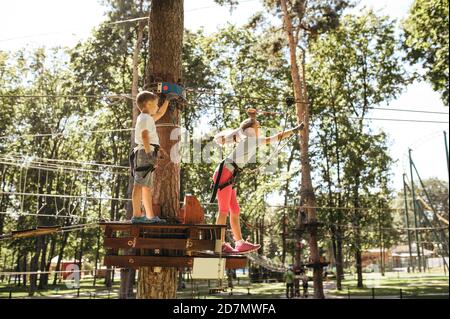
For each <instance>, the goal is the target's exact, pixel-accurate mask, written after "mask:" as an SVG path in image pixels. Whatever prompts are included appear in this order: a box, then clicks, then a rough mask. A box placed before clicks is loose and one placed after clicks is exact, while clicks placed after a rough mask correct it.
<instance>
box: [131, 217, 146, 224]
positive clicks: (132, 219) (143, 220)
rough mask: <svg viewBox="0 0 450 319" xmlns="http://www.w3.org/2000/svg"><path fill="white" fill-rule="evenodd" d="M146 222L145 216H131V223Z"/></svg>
mask: <svg viewBox="0 0 450 319" xmlns="http://www.w3.org/2000/svg"><path fill="white" fill-rule="evenodd" d="M146 222H147V217H145V216H141V217H134V216H133V217H132V218H131V223H132V224H145V223H146Z"/></svg>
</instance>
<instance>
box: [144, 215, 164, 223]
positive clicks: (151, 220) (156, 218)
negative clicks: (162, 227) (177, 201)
mask: <svg viewBox="0 0 450 319" xmlns="http://www.w3.org/2000/svg"><path fill="white" fill-rule="evenodd" d="M145 219H146V220H147V221H146V222H145V223H146V224H165V223H167V220H165V219H161V218H159V216H155V217H153V218H147V217H146V218H145Z"/></svg>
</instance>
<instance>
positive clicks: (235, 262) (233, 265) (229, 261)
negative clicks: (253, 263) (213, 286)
mask: <svg viewBox="0 0 450 319" xmlns="http://www.w3.org/2000/svg"><path fill="white" fill-rule="evenodd" d="M245 267H247V258H237V257H230V258H226V261H225V268H226V269H241V268H245Z"/></svg>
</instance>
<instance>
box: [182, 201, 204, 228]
mask: <svg viewBox="0 0 450 319" xmlns="http://www.w3.org/2000/svg"><path fill="white" fill-rule="evenodd" d="M177 217H178V220H179V221H180V222H181V223H183V224H203V223H204V222H205V212H204V211H203V208H202V206H201V205H200V202H199V201H198V199H197V197H195V196H193V195H186V196H185V197H184V206H183V207H182V208H180V210H179V211H178V216H177Z"/></svg>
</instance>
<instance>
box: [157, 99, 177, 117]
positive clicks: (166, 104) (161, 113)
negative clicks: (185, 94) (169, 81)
mask: <svg viewBox="0 0 450 319" xmlns="http://www.w3.org/2000/svg"><path fill="white" fill-rule="evenodd" d="M175 98H177V96H176V95H175V94H167V96H166V100H165V101H164V103H163V105H162V106H161V107H160V108H159V110H158V112H156V113H155V114H153V115H152V117H153V119H154V120H155V122H156V121H158V120H159V119H160V118H161V117H163V116H164V114H166V112H167V108H168V107H169V103H170V101H171V100H173V99H175Z"/></svg>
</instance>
